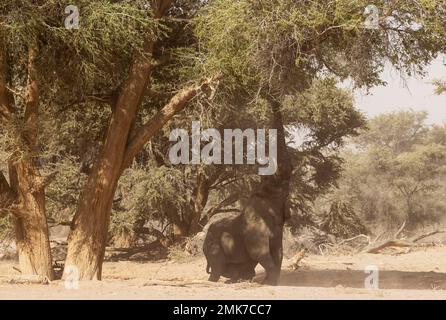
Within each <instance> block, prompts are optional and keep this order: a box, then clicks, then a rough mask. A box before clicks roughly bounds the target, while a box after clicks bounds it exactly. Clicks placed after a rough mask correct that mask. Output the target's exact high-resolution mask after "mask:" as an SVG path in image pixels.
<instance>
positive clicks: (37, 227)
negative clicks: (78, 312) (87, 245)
mask: <svg viewBox="0 0 446 320" xmlns="http://www.w3.org/2000/svg"><path fill="white" fill-rule="evenodd" d="M0 42H1V41H0ZM2 48H4V45H3V46H2ZM28 54H29V56H28V83H27V87H26V98H25V118H24V126H23V131H22V132H21V133H20V135H21V138H22V140H23V141H22V143H20V144H19V145H20V146H22V148H21V150H18V151H17V152H16V153H15V154H14V156H13V157H12V158H11V159H10V161H9V179H10V186H8V185H7V181H6V179H5V178H4V176H3V174H2V185H3V187H2V189H3V190H8V188H9V191H8V193H9V196H8V197H9V201H8V203H3V205H6V206H8V207H11V206H12V204H13V202H15V204H14V206H13V207H14V208H13V209H12V210H11V211H12V212H13V213H15V231H16V244H17V251H18V255H19V263H20V271H21V272H22V274H27V275H40V276H44V277H47V278H48V279H49V280H52V279H53V278H54V274H53V268H52V258H51V248H50V242H49V232H48V225H47V220H46V212H45V192H44V187H45V186H44V184H43V179H42V177H41V176H40V174H39V170H38V168H37V166H36V165H35V163H34V159H33V158H32V157H33V154H34V151H35V148H36V144H37V136H38V111H39V86H38V81H37V70H36V66H35V59H36V57H37V54H38V49H37V45H35V46H30V48H29V49H28ZM7 72H8V70H7V64H6V54H5V50H0V111H2V112H1V113H2V116H3V117H2V119H1V120H2V122H3V123H5V122H6V123H7V122H9V121H13V116H14V108H13V103H14V102H13V100H14V99H13V97H12V95H11V94H10V93H9V92H8V90H7V88H6V83H7V77H6V74H7ZM12 198H14V199H12Z"/></svg>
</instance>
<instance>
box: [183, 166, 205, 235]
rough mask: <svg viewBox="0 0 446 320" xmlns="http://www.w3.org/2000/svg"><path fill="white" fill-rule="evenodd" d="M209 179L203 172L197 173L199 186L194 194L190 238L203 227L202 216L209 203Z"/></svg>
mask: <svg viewBox="0 0 446 320" xmlns="http://www.w3.org/2000/svg"><path fill="white" fill-rule="evenodd" d="M209 188H210V184H209V179H208V177H206V175H205V174H204V173H203V172H198V173H197V186H196V188H195V190H194V192H193V200H192V207H193V213H192V219H191V221H190V225H189V230H188V236H192V235H195V234H196V233H198V232H200V230H201V227H200V225H199V222H200V219H201V215H202V213H203V210H204V207H205V206H206V204H207V202H208V197H209Z"/></svg>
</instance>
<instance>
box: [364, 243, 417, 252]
mask: <svg viewBox="0 0 446 320" xmlns="http://www.w3.org/2000/svg"><path fill="white" fill-rule="evenodd" d="M414 245H415V244H414V243H412V242H409V241H404V240H389V241H385V242H384V243H380V244H379V245H375V246H373V247H371V248H368V249H367V250H366V252H367V253H379V252H380V251H381V250H383V249H385V248H388V247H399V248H408V247H413V246H414Z"/></svg>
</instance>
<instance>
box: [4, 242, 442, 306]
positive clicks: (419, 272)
mask: <svg viewBox="0 0 446 320" xmlns="http://www.w3.org/2000/svg"><path fill="white" fill-rule="evenodd" d="M290 263H291V262H290V261H288V260H285V261H284V267H283V271H282V276H281V279H280V284H279V286H277V287H269V286H261V285H260V284H258V283H256V281H260V280H261V279H262V278H263V276H264V275H263V270H262V268H261V267H258V269H257V271H258V276H257V277H256V279H255V282H254V283H237V284H226V283H225V282H224V279H222V280H220V282H219V283H217V284H213V283H209V282H207V281H206V279H207V275H206V273H205V271H204V270H205V259H204V258H187V259H183V260H182V261H176V262H174V261H164V262H152V263H137V262H129V261H123V262H107V263H105V265H104V279H103V281H100V282H99V281H86V282H80V283H79V289H66V288H65V283H64V282H63V281H54V282H52V283H50V284H48V285H36V284H31V285H18V284H10V283H8V280H9V279H11V277H12V276H14V275H17V272H16V271H15V270H14V269H13V268H12V267H13V266H14V263H13V262H0V299H163V300H164V299H199V300H202V299H446V291H445V290H446V247H434V248H428V249H417V250H416V251H412V252H409V253H405V254H400V255H384V254H358V255H354V256H308V257H305V258H304V260H302V261H301V263H300V265H301V267H300V268H299V270H296V271H294V270H291V269H290V268H289V267H287V266H289V265H290ZM370 265H374V266H376V267H378V269H379V289H378V290H373V289H365V286H364V282H365V279H366V277H367V274H366V273H365V271H364V270H365V268H366V267H367V266H370Z"/></svg>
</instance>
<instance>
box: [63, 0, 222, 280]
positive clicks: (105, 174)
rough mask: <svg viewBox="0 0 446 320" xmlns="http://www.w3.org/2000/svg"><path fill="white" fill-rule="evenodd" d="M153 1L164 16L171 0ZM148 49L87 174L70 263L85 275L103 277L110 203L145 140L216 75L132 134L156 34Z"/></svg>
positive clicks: (134, 65)
mask: <svg viewBox="0 0 446 320" xmlns="http://www.w3.org/2000/svg"><path fill="white" fill-rule="evenodd" d="M154 3H155V5H156V7H157V10H156V13H155V17H156V18H162V17H163V16H164V15H165V14H166V12H167V11H168V10H169V8H170V6H171V3H172V1H171V0H158V1H155V2H154ZM144 51H145V55H143V54H140V53H138V54H136V55H135V58H134V60H133V63H132V66H131V68H130V71H129V75H128V77H127V80H126V82H125V83H124V85H123V86H122V89H121V92H120V95H119V97H118V100H117V102H116V104H115V106H114V112H113V114H112V116H111V120H110V123H109V126H108V131H107V135H106V138H105V143H104V145H103V147H102V152H101V154H100V155H99V157H98V158H97V159H96V161H95V164H94V166H93V169H92V171H91V173H90V175H89V177H88V180H87V183H86V185H85V187H84V190H83V191H82V194H81V197H80V199H79V205H78V208H77V211H76V214H75V216H74V218H73V221H72V224H71V232H70V235H69V238H68V253H67V259H66V262H65V266H66V267H75V268H77V269H78V271H79V277H80V279H81V280H83V279H84V280H90V279H98V280H100V279H101V276H102V275H101V274H102V262H103V259H104V254H105V246H106V244H107V236H108V227H109V223H110V215H111V208H112V204H113V198H114V193H115V191H116V187H117V184H118V180H119V178H120V176H121V174H122V172H123V171H124V170H125V169H126V168H127V167H128V166H129V165H130V164H131V163H132V161H133V159H134V157H135V156H136V155H137V154H138V153H139V152H140V151H141V150H142V148H143V147H144V145H145V144H146V143H147V142H148V141H149V140H150V139H151V138H152V137H153V136H154V135H155V134H156V133H157V132H158V131H159V130H160V129H161V128H162V127H163V126H164V125H165V124H166V123H167V122H168V121H169V120H170V119H171V118H172V117H173V116H174V115H175V114H177V113H178V112H179V111H181V110H182V109H183V108H184V107H185V106H186V105H187V103H188V102H189V101H190V100H191V99H193V98H194V97H195V96H196V94H197V92H198V91H199V90H201V89H203V86H207V85H208V84H209V83H210V82H211V81H213V80H214V79H215V78H212V79H209V80H208V81H205V82H204V83H203V84H201V85H193V86H191V87H188V88H185V89H183V90H181V91H179V92H178V93H177V94H176V95H175V96H173V97H172V99H171V100H170V102H169V103H168V104H167V105H166V106H164V108H162V109H161V110H160V111H159V112H158V113H157V114H156V115H155V116H154V117H153V118H152V119H151V120H149V121H148V122H147V123H146V124H144V125H143V126H142V127H141V128H139V129H138V130H137V131H136V133H135V134H130V130H131V127H132V125H133V123H134V120H135V117H136V115H137V112H138V109H139V106H140V104H141V102H142V100H143V98H144V94H145V93H146V92H147V86H148V83H149V80H150V72H151V69H152V64H151V58H150V57H147V56H148V55H149V56H151V55H152V53H153V51H154V43H153V41H152V39H148V40H147V41H146V44H145V48H144Z"/></svg>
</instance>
